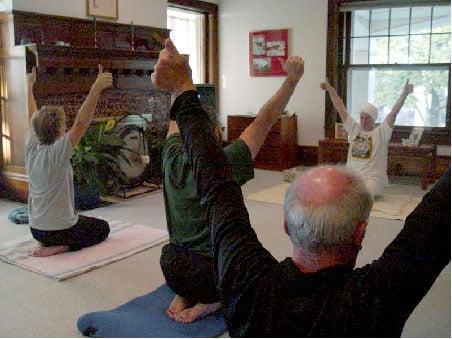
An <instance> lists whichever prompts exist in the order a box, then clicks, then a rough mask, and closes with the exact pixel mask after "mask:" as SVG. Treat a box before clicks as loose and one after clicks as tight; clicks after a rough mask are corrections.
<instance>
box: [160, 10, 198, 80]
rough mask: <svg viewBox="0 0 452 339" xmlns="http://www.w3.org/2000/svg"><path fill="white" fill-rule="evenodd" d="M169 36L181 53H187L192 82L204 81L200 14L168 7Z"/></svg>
mask: <svg viewBox="0 0 452 339" xmlns="http://www.w3.org/2000/svg"><path fill="white" fill-rule="evenodd" d="M167 27H168V29H170V30H171V33H170V37H171V39H172V40H173V42H174V43H175V45H176V47H177V49H178V50H179V52H180V53H182V54H188V55H189V61H190V67H191V69H192V73H193V81H194V83H198V84H199V83H203V82H204V67H203V65H204V46H203V39H202V37H203V17H202V15H201V14H198V13H196V12H191V11H185V10H181V9H176V8H168V12H167Z"/></svg>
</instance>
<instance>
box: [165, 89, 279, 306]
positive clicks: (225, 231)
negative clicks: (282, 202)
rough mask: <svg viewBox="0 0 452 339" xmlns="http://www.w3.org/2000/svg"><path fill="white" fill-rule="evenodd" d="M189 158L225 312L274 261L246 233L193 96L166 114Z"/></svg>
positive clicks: (244, 216) (238, 197) (224, 165)
mask: <svg viewBox="0 0 452 339" xmlns="http://www.w3.org/2000/svg"><path fill="white" fill-rule="evenodd" d="M170 114H171V117H172V118H173V119H175V120H176V121H177V124H178V126H179V129H180V133H181V137H182V141H183V144H184V151H185V152H186V154H187V155H188V158H189V161H190V165H191V167H192V169H193V174H194V178H195V182H196V189H197V194H198V195H199V196H200V197H201V199H202V204H204V206H205V207H206V210H207V218H208V223H209V226H210V230H211V242H212V245H213V249H214V259H215V262H216V272H215V273H216V274H215V276H216V279H217V286H218V288H219V289H220V293H221V294H222V297H223V298H224V299H225V300H224V301H225V303H226V306H229V304H230V301H231V300H232V299H236V298H237V297H238V295H239V294H240V293H242V291H243V290H244V289H245V286H248V285H249V284H251V283H254V282H256V279H257V278H258V277H259V276H261V275H262V274H263V273H264V272H265V271H266V269H267V268H269V267H270V266H271V265H274V264H276V263H277V261H276V260H275V259H274V258H273V257H272V256H271V254H270V253H269V252H268V251H266V250H265V249H264V248H263V247H262V245H261V243H260V242H259V241H258V239H257V236H256V233H255V232H254V230H253V229H252V228H251V225H250V221H249V216H248V212H247V210H246V207H245V204H244V202H243V196H242V191H241V189H240V186H239V185H238V184H237V183H236V182H235V181H234V180H233V173H232V169H231V167H230V165H229V163H228V161H227V158H226V156H225V154H224V152H223V150H222V148H221V146H220V144H219V143H218V142H217V140H216V139H215V136H214V135H213V132H212V130H211V128H210V127H209V122H208V117H207V114H206V113H205V112H204V111H203V109H202V108H201V104H200V101H199V99H198V95H197V92H195V91H187V92H184V93H183V94H181V95H180V96H179V97H178V98H177V99H176V101H175V102H174V104H173V106H172V108H171V112H170Z"/></svg>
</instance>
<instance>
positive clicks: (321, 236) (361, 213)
mask: <svg viewBox="0 0 452 339" xmlns="http://www.w3.org/2000/svg"><path fill="white" fill-rule="evenodd" d="M321 172H324V173H325V176H324V179H323V180H324V181H323V182H322V185H323V186H320V187H317V188H316V190H317V192H313V193H315V194H319V195H321V196H322V197H323V198H324V199H325V200H324V201H323V202H321V201H320V200H319V202H318V203H313V200H312V196H310V195H309V194H306V192H304V191H306V186H307V185H309V184H312V185H314V183H309V181H310V180H312V178H316V179H317V177H316V175H317V174H318V173H321ZM341 177H342V178H341ZM336 179H337V180H338V182H337V185H340V184H341V183H344V182H343V181H340V180H345V183H346V185H347V189H346V190H345V189H344V190H343V192H342V195H341V196H337V197H335V198H334V199H330V200H327V199H328V198H329V197H328V195H329V194H330V193H329V191H327V190H328V188H326V187H324V186H326V184H329V183H330V184H331V185H334V184H335V182H334V180H336ZM322 188H324V191H320V190H321V189H322ZM303 189H304V191H303V194H302V193H301V192H300V191H301V190H303ZM336 189H337V190H338V191H339V188H338V187H336ZM307 191H308V192H309V190H307ZM326 202H327V203H326ZM372 203H373V201H372V196H371V195H370V193H369V192H368V190H367V188H366V186H365V185H364V182H363V181H362V180H361V179H360V177H359V176H358V175H357V174H356V173H355V172H354V171H353V170H351V169H349V168H347V167H331V166H323V167H317V168H315V169H313V170H310V171H308V172H306V173H305V174H304V175H301V176H299V177H297V178H296V179H295V180H294V181H293V182H292V184H291V185H290V186H289V188H288V189H287V191H286V195H285V201H284V215H285V220H286V222H285V223H286V225H287V233H288V235H289V236H290V239H291V241H292V243H293V245H294V246H295V248H297V249H299V248H302V249H304V250H305V251H306V252H309V253H311V254H322V253H326V252H333V253H335V252H338V251H340V250H341V248H343V247H344V245H345V244H347V243H350V242H352V241H353V240H354V239H353V233H354V232H355V227H356V225H359V224H363V225H364V224H367V220H368V219H369V215H370V210H371V209H372ZM350 206H354V208H353V209H350ZM362 227H365V226H362Z"/></svg>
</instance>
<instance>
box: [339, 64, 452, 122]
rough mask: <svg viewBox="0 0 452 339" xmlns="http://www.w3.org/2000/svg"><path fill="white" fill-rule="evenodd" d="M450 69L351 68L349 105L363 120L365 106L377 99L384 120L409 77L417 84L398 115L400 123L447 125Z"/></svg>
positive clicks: (354, 113)
mask: <svg viewBox="0 0 452 339" xmlns="http://www.w3.org/2000/svg"><path fill="white" fill-rule="evenodd" d="M448 78H449V70H448V69H447V68H443V69H440V68H419V69H416V70H397V69H350V70H349V73H348V94H347V106H348V108H349V111H350V112H351V115H352V117H353V118H354V119H355V120H357V121H359V113H360V108H361V106H362V105H363V104H364V103H366V102H370V103H374V104H375V106H377V107H378V109H379V115H378V120H377V122H382V121H383V120H384V119H385V118H386V116H387V115H388V114H389V112H390V111H391V109H392V107H393V105H394V104H395V103H396V101H397V99H398V97H399V95H400V93H401V91H402V88H403V85H404V84H405V81H406V79H410V82H411V83H413V84H414V92H413V94H411V95H410V96H409V97H408V98H407V100H406V102H405V105H404V106H403V107H402V109H401V111H400V113H399V114H398V116H397V120H396V125H399V126H425V127H445V126H446V107H447V94H448V88H447V86H448Z"/></svg>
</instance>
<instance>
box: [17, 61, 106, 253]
mask: <svg viewBox="0 0 452 339" xmlns="http://www.w3.org/2000/svg"><path fill="white" fill-rule="evenodd" d="M35 81H36V68H35V67H33V69H32V72H31V73H28V74H27V82H28V111H29V119H30V121H31V123H30V127H29V133H28V139H27V144H26V148H25V167H26V171H27V174H28V178H29V194H28V214H29V220H30V230H31V234H32V235H33V237H34V238H35V239H36V240H37V241H39V243H40V245H41V246H40V247H39V248H38V249H37V250H36V251H35V252H34V253H33V255H34V256H40V257H43V256H51V255H55V254H58V253H62V252H66V251H76V250H79V249H81V248H84V247H89V246H93V245H95V244H97V243H99V242H101V241H103V240H105V239H106V238H107V236H108V234H109V232H110V228H109V225H108V223H107V222H106V221H104V220H100V219H97V218H91V217H85V216H82V215H78V214H77V212H76V211H75V208H74V183H73V171H72V165H71V157H72V155H73V153H74V147H75V146H76V145H77V144H78V143H79V141H80V139H81V138H82V136H83V134H84V133H85V131H86V129H87V128H88V127H89V125H90V124H91V120H92V118H93V116H94V111H95V109H96V106H97V103H98V101H99V98H100V95H101V93H102V91H103V90H104V89H106V88H108V87H110V86H111V85H112V75H111V73H107V72H104V71H103V67H102V65H99V74H98V76H97V79H96V81H95V82H94V84H93V85H92V87H91V90H90V91H89V93H88V95H87V97H86V100H85V102H84V103H83V104H82V107H81V108H80V110H79V111H78V113H77V116H76V117H75V121H74V124H73V126H72V127H71V128H70V129H69V131H68V132H66V115H65V112H64V109H63V108H62V107H56V106H44V107H41V109H39V110H38V108H37V105H36V101H35V98H34V95H33V86H34V84H35Z"/></svg>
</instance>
